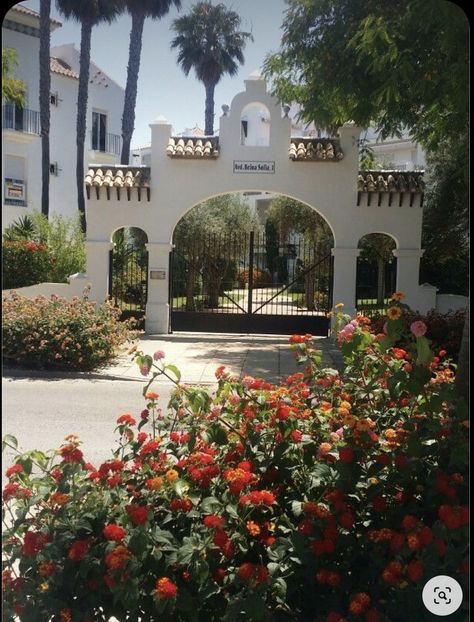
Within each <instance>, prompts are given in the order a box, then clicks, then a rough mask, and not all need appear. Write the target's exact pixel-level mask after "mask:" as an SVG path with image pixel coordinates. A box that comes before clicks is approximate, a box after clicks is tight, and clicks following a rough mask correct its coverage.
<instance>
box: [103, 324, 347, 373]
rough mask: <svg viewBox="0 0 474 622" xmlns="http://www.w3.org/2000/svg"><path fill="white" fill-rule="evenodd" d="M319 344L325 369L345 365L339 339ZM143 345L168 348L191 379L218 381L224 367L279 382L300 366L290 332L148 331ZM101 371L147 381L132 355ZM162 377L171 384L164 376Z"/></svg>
mask: <svg viewBox="0 0 474 622" xmlns="http://www.w3.org/2000/svg"><path fill="white" fill-rule="evenodd" d="M316 344H317V346H319V347H320V348H321V349H322V351H323V367H331V368H333V369H341V366H342V357H341V355H340V352H339V350H338V348H337V347H336V346H334V344H333V342H332V341H331V340H329V339H327V338H323V337H320V338H316ZM138 349H139V350H141V351H142V352H144V353H145V354H150V355H153V353H154V352H156V351H157V350H162V351H163V352H164V353H165V359H164V362H165V363H169V364H173V365H176V367H178V369H179V370H180V372H181V374H182V378H181V380H182V381H183V382H186V383H199V384H214V383H215V382H216V377H215V371H216V369H217V368H218V367H219V366H220V365H224V366H225V367H226V369H227V370H228V371H230V372H231V373H232V374H234V375H237V376H239V377H241V378H242V377H243V376H246V375H249V376H254V377H261V378H264V379H265V380H267V381H269V382H277V381H279V380H280V379H281V378H282V377H286V376H288V375H289V374H292V373H294V372H295V371H297V369H298V368H297V365H296V362H295V358H294V353H293V351H292V350H291V348H290V345H289V337H287V336H275V335H235V334H221V333H219V334H215V333H184V332H182V333H180V332H177V333H173V334H170V335H146V336H144V337H142V339H141V340H140V342H139V344H138ZM97 374H98V375H105V376H109V377H110V376H113V377H116V378H118V379H134V380H146V378H144V377H143V376H142V375H141V374H140V370H139V369H138V366H137V364H136V363H135V362H134V361H133V355H130V354H128V355H127V354H123V355H121V356H120V357H118V359H116V360H115V361H114V362H113V363H112V364H111V365H109V366H108V367H106V368H104V369H102V370H99V371H98V372H97ZM157 380H158V379H157ZM158 381H160V382H168V381H167V380H166V378H163V377H160V378H159V380H158Z"/></svg>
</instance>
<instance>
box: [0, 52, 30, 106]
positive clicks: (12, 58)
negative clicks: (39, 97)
mask: <svg viewBox="0 0 474 622" xmlns="http://www.w3.org/2000/svg"><path fill="white" fill-rule="evenodd" d="M17 66H18V54H17V52H16V50H14V49H12V48H2V99H3V100H4V101H6V102H11V103H13V104H17V106H22V107H23V106H24V105H25V102H26V84H25V83H24V82H23V80H20V79H19V78H15V75H14V74H15V69H16V67H17Z"/></svg>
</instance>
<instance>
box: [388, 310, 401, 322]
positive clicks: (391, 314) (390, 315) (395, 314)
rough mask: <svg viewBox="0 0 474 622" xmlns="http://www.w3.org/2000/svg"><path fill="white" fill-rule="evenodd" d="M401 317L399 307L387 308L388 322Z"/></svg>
mask: <svg viewBox="0 0 474 622" xmlns="http://www.w3.org/2000/svg"><path fill="white" fill-rule="evenodd" d="M401 315H402V310H401V309H400V307H389V308H388V309H387V317H388V319H389V320H398V318H399V317H401Z"/></svg>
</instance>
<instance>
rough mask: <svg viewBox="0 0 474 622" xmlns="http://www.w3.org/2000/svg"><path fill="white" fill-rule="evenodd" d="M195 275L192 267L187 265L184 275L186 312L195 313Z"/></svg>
mask: <svg viewBox="0 0 474 622" xmlns="http://www.w3.org/2000/svg"><path fill="white" fill-rule="evenodd" d="M195 275H196V271H195V269H194V266H193V265H192V264H189V267H188V272H187V274H186V311H196V303H195V302H194V287H195V283H194V280H195Z"/></svg>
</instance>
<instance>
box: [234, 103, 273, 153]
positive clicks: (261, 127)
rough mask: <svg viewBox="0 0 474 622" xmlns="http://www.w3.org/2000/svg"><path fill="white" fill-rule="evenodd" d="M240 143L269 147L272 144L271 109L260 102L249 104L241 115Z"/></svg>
mask: <svg viewBox="0 0 474 622" xmlns="http://www.w3.org/2000/svg"><path fill="white" fill-rule="evenodd" d="M240 144H241V145H246V146H249V147H250V146H253V147H268V145H269V144H270V111H269V110H268V108H267V107H266V106H265V104H262V103H260V102H252V103H250V104H247V105H246V106H245V107H244V108H243V109H242V112H241V115H240Z"/></svg>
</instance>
